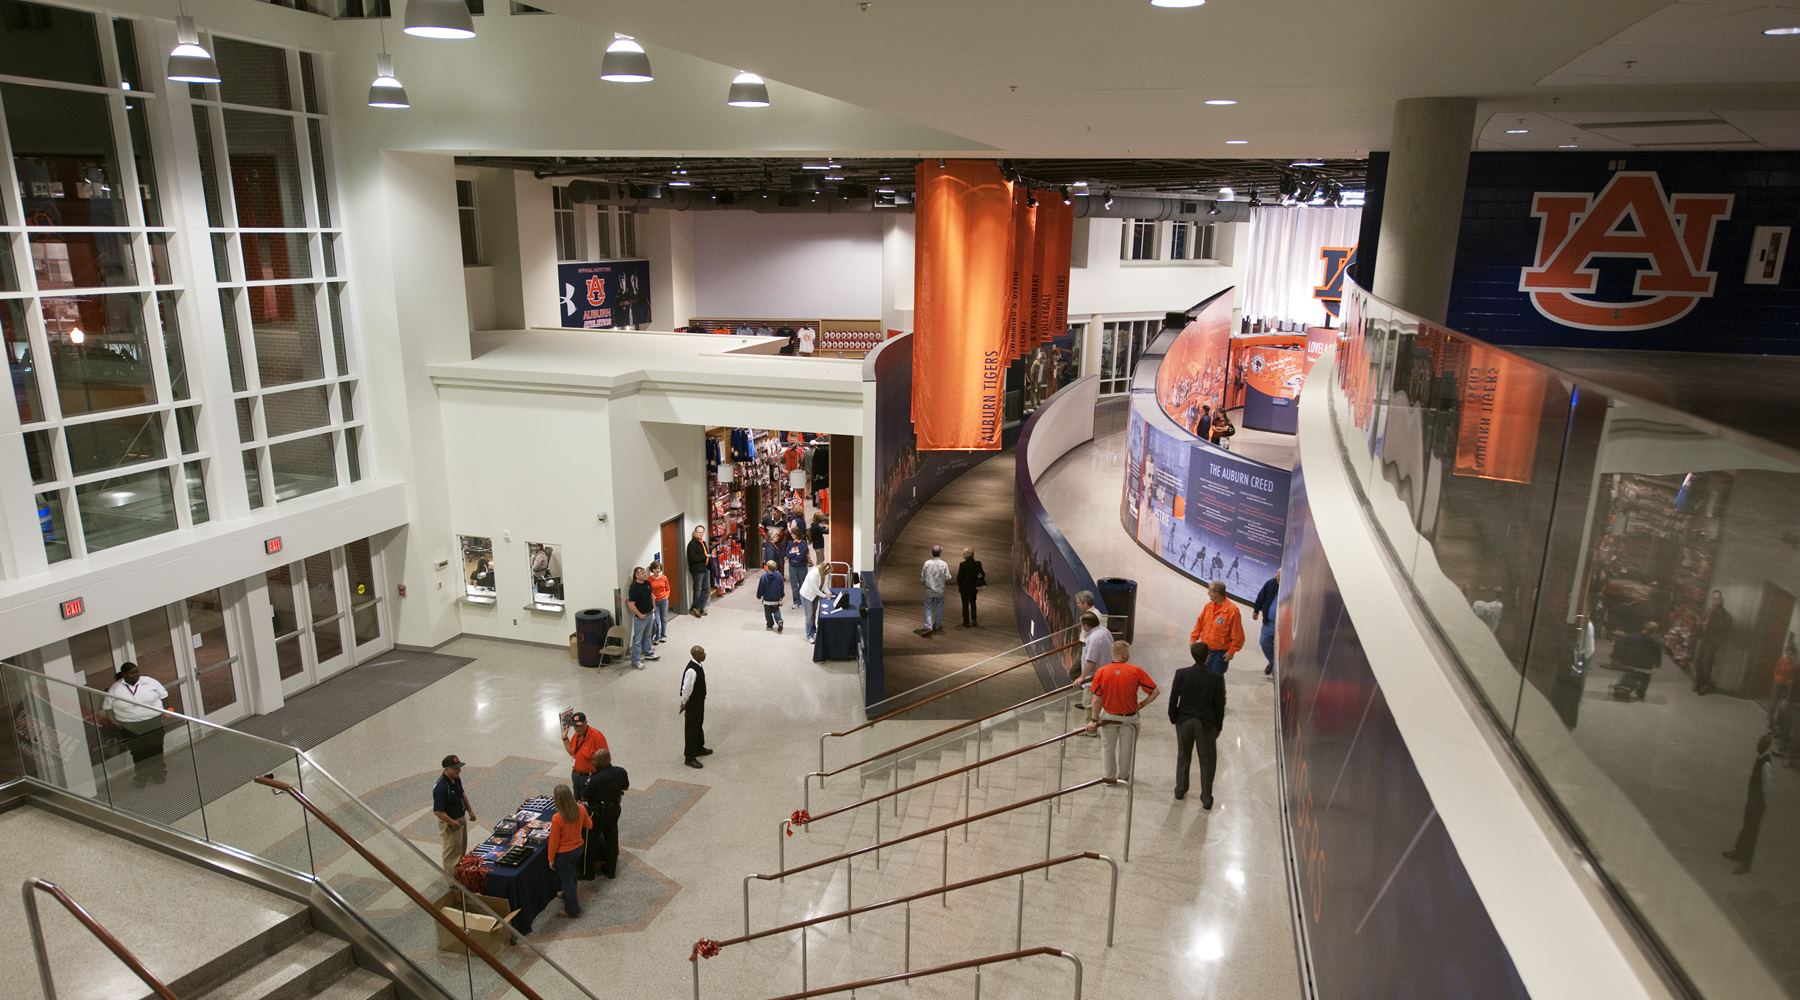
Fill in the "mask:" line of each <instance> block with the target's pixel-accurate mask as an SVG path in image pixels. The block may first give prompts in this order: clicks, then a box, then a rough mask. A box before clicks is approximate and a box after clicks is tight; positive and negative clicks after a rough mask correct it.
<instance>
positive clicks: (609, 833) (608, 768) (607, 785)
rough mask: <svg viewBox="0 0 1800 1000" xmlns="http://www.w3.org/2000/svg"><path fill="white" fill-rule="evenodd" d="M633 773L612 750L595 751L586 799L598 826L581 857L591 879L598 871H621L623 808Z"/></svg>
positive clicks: (611, 874) (584, 874) (608, 874)
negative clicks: (620, 842)
mask: <svg viewBox="0 0 1800 1000" xmlns="http://www.w3.org/2000/svg"><path fill="white" fill-rule="evenodd" d="M630 787H631V777H630V776H629V775H627V774H626V773H625V769H624V768H622V767H619V766H618V765H616V764H614V763H613V762H612V751H610V750H600V751H597V752H596V753H595V754H594V773H593V776H592V777H590V778H588V782H587V788H586V790H585V791H584V792H583V794H582V802H583V804H584V805H586V806H587V810H588V815H589V816H592V817H593V818H594V826H593V828H592V829H590V830H589V831H588V840H587V852H586V854H584V855H583V857H582V861H581V877H582V878H584V879H591V878H593V877H594V875H595V873H596V872H597V873H599V874H601V875H605V876H606V877H607V878H615V877H617V876H618V874H619V811H620V804H621V800H623V798H624V797H625V791H626V789H628V788H630Z"/></svg>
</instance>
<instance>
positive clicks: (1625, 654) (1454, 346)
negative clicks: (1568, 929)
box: [1326, 290, 1800, 997]
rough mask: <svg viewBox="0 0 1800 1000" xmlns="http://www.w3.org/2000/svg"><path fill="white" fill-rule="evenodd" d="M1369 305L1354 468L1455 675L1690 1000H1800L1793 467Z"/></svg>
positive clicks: (1354, 355)
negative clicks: (1790, 827)
mask: <svg viewBox="0 0 1800 1000" xmlns="http://www.w3.org/2000/svg"><path fill="white" fill-rule="evenodd" d="M1350 298H1351V302H1350V304H1349V305H1348V306H1347V309H1346V317H1345V327H1344V331H1343V333H1342V334H1341V335H1340V340H1339V345H1338V354H1337V370H1336V372H1335V373H1334V374H1333V377H1332V378H1330V379H1329V380H1327V387H1326V392H1327V396H1328V400H1329V404H1330V407H1329V408H1330V411H1331V413H1332V422H1333V425H1334V430H1335V433H1336V436H1337V444H1338V447H1339V450H1340V452H1341V454H1342V456H1343V459H1344V462H1345V467H1346V469H1347V471H1348V472H1349V473H1350V475H1351V476H1352V478H1354V479H1355V480H1356V482H1357V483H1358V485H1359V486H1360V488H1361V489H1362V491H1363V495H1364V500H1365V503H1366V506H1367V509H1368V512H1369V516H1370V521H1371V523H1372V524H1374V525H1375V527H1376V528H1377V530H1378V531H1379V533H1380V534H1381V536H1382V538H1383V540H1384V541H1385V542H1386V543H1387V545H1388V547H1389V548H1390V550H1391V551H1392V552H1393V554H1394V561H1395V564H1396V565H1397V566H1398V567H1399V569H1400V570H1401V572H1402V574H1403V575H1404V577H1405V579H1406V580H1407V582H1408V583H1409V585H1410V586H1411V587H1412V589H1413V595H1414V597H1415V598H1416V600H1417V602H1418V605H1419V607H1420V608H1421V609H1422V611H1423V612H1424V613H1425V615H1426V617H1427V619H1428V620H1429V621H1430V622H1431V624H1432V625H1433V627H1434V628H1435V629H1436V630H1437V632H1438V633H1439V634H1440V635H1441V636H1442V637H1443V639H1444V640H1445V643H1446V645H1447V646H1448V648H1449V650H1450V652H1451V653H1452V655H1453V656H1454V657H1455V660H1456V663H1457V666H1458V667H1459V668H1460V669H1461V670H1462V671H1463V673H1464V674H1465V676H1466V677H1467V678H1468V679H1469V680H1470V682H1471V684H1472V686H1473V687H1474V688H1475V690H1476V691H1477V692H1478V693H1479V695H1480V696H1481V698H1482V699H1483V700H1484V701H1485V703H1486V704H1487V706H1488V708H1489V709H1490V710H1491V713H1492V716H1493V718H1494V720H1495V722H1496V723H1497V725H1498V728H1499V729H1500V731H1501V733H1502V735H1503V736H1504V737H1505V738H1506V739H1508V740H1509V741H1510V742H1511V743H1512V744H1513V746H1514V747H1515V748H1516V749H1517V751H1518V753H1519V754H1520V756H1521V758H1522V759H1523V760H1524V761H1525V762H1526V764H1527V766H1528V768H1529V769H1530V770H1531V772H1532V773H1533V774H1534V775H1535V777H1536V778H1537V780H1538V783H1539V786H1540V788H1541V790H1542V791H1543V792H1544V793H1545V795H1546V796H1547V797H1548V799H1549V800H1550V802H1551V803H1552V804H1553V806H1554V807H1555V808H1556V810H1557V811H1558V812H1559V813H1560V814H1561V816H1562V818H1563V820H1564V822H1565V824H1566V826H1567V829H1568V830H1569V832H1570V833H1571V834H1572V836H1573V837H1574V838H1575V839H1576V840H1577V841H1578V842H1580V843H1581V844H1582V845H1583V846H1584V847H1585V848H1586V850H1587V851H1588V852H1589V853H1590V854H1591V856H1592V858H1593V860H1594V863H1595V866H1596V869H1597V870H1598V871H1599V872H1600V873H1601V875H1602V876H1603V878H1604V879H1605V880H1606V882H1607V883H1608V884H1609V885H1610V887H1611V888H1612V889H1613V890H1614V892H1615V896H1616V898H1617V899H1618V901H1619V902H1620V903H1621V905H1622V906H1623V908H1624V909H1625V911H1626V912H1627V913H1629V914H1631V915H1632V916H1633V917H1634V919H1636V920H1637V921H1638V923H1639V924H1640V926H1641V928H1642V929H1643V930H1644V931H1645V933H1646V935H1647V937H1648V938H1649V939H1650V940H1651V941H1653V942H1654V943H1655V945H1656V947H1657V948H1658V949H1660V951H1661V953H1662V957H1663V958H1664V959H1665V960H1666V961H1667V962H1668V964H1669V965H1670V966H1671V967H1672V968H1673V969H1674V971H1675V973H1676V975H1677V976H1678V977H1680V978H1682V979H1684V980H1685V981H1686V983H1687V984H1688V985H1689V986H1690V987H1691V988H1692V992H1694V993H1696V994H1698V995H1703V996H1708V997H1739V996H1790V997H1793V996H1800V955H1797V954H1796V953H1795V952H1794V950H1793V949H1792V948H1790V947H1788V945H1787V941H1788V940H1789V938H1788V936H1787V935H1786V933H1785V930H1786V929H1792V927H1793V926H1795V925H1794V924H1793V920H1792V916H1791V913H1790V910H1791V903H1790V902H1789V900H1790V899H1791V898H1792V896H1793V894H1794V887H1795V886H1796V885H1800V857H1796V856H1795V855H1794V853H1793V852H1792V851H1791V850H1790V849H1789V844H1788V842H1787V841H1788V838H1784V837H1782V836H1780V833H1782V832H1785V829H1786V825H1785V819H1784V817H1785V816H1786V815H1787V814H1788V813H1790V812H1791V811H1792V810H1793V809H1794V808H1795V807H1796V805H1797V804H1800V777H1797V776H1796V774H1795V770H1794V768H1800V764H1797V763H1795V762H1797V761H1800V731H1797V730H1800V700H1791V698H1790V696H1791V695H1793V694H1794V693H1795V691H1796V685H1795V684H1794V682H1793V668H1794V666H1795V660H1796V658H1797V655H1796V652H1795V650H1794V649H1793V646H1792V643H1793V641H1794V639H1793V633H1794V631H1795V628H1796V622H1797V621H1800V618H1797V617H1796V613H1795V612H1796V595H1797V594H1800V516H1797V515H1796V514H1795V510H1796V509H1797V505H1796V502H1795V498H1796V497H1800V454H1797V453H1795V452H1794V451H1792V450H1790V449H1788V448H1785V447H1783V446H1782V445H1779V444H1775V443H1772V442H1769V441H1766V440H1762V439H1759V438H1755V437H1753V436H1749V435H1747V434H1745V433H1743V432H1741V431H1738V430H1733V429H1728V428H1725V427H1721V426H1719V425H1717V424H1715V423H1712V422H1710V421H1707V420H1705V419H1702V418H1699V417H1695V416H1692V415H1687V414H1683V413H1679V412H1677V411H1675V410H1672V409H1669V408H1667V407H1665V406H1662V405H1658V404H1655V403H1651V402H1647V401H1644V400H1641V399H1637V398H1633V397H1632V396H1630V395H1629V394H1628V393H1623V392H1620V391H1618V390H1615V389H1613V388H1610V387H1608V386H1605V385H1602V384H1597V383H1595V382H1594V381H1592V380H1591V379H1585V378H1580V377H1577V376H1574V375H1571V374H1569V373H1566V372H1561V371H1558V370H1556V369H1553V368H1548V367H1545V366H1542V365H1538V364H1536V363H1534V362H1532V361H1529V360H1527V359H1525V358H1523V357H1520V356H1518V355H1515V354H1513V353H1510V352H1508V351H1505V350H1503V349H1499V348H1495V347H1493V346H1491V345H1487V344H1485V343H1482V342H1480V341H1477V340H1475V339H1473V338H1470V337H1467V336H1465V335H1462V334H1459V333H1455V332H1452V331H1448V330H1444V329H1442V328H1439V327H1436V326H1433V325H1431V324H1427V323H1423V322H1420V321H1419V320H1417V319H1416V318H1413V317H1410V316H1407V315H1406V314H1404V313H1402V312H1400V311H1399V310H1396V309H1394V308H1393V307H1391V306H1388V305H1386V304H1385V303H1381V302H1379V301H1378V300H1375V299H1372V298H1369V297H1368V296H1367V295H1366V293H1363V292H1361V291H1360V290H1357V291H1355V292H1353V294H1352V296H1351V297H1350ZM1754 365H1755V361H1754V360H1753V359H1748V358H1747V359H1745V366H1746V371H1745V374H1746V377H1757V376H1756V374H1755V372H1754V369H1753V366H1754ZM1765 817H1767V823H1766V828H1765ZM1722 855H1723V856H1722Z"/></svg>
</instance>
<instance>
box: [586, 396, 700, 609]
mask: <svg viewBox="0 0 1800 1000" xmlns="http://www.w3.org/2000/svg"><path fill="white" fill-rule="evenodd" d="M638 403H639V397H636V396H628V397H626V398H624V399H619V400H616V401H614V402H613V404H612V406H611V408H610V410H609V415H610V417H611V424H612V436H613V448H612V462H613V473H614V481H615V482H616V483H617V484H618V487H619V488H618V489H616V490H614V492H613V503H614V505H615V507H616V509H615V510H614V511H613V518H614V522H613V528H614V537H616V538H617V539H618V546H617V553H618V565H617V567H616V572H617V576H616V579H617V580H618V584H617V586H619V587H620V588H621V589H623V588H624V587H625V585H626V583H627V582H628V581H629V580H630V579H631V569H632V567H634V566H648V565H649V564H650V557H651V554H652V553H654V552H656V551H657V550H658V549H660V548H661V547H662V538H661V536H660V530H661V528H662V523H663V522H664V521H667V520H669V519H670V518H672V517H682V518H685V522H684V525H683V528H682V530H683V532H691V531H693V530H694V526H695V525H696V524H701V523H704V519H705V516H706V462H705V451H704V449H705V443H704V441H703V440H702V438H704V437H705V435H706V431H705V429H704V428H702V427H699V426H697V425H682V424H663V423H652V422H649V421H645V420H643V419H642V418H641V417H640V415H639V413H638V408H639V407H638ZM670 469H673V470H675V478H673V479H667V480H665V479H664V478H663V476H664V474H665V473H666V472H667V471H668V470H670ZM681 544H682V545H683V546H684V547H683V548H681V549H678V550H677V552H678V554H677V555H675V556H672V557H671V556H669V555H667V554H665V558H676V559H680V558H685V557H686V548H685V545H686V538H685V537H683V539H682V543H681ZM682 572H683V574H684V575H685V573H686V570H685V569H683V570H682Z"/></svg>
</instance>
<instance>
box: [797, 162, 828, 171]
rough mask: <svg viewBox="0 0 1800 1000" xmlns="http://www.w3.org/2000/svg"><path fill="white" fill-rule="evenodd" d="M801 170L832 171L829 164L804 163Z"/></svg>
mask: <svg viewBox="0 0 1800 1000" xmlns="http://www.w3.org/2000/svg"><path fill="white" fill-rule="evenodd" d="M800 169H801V170H830V169H831V164H829V163H802V164H800Z"/></svg>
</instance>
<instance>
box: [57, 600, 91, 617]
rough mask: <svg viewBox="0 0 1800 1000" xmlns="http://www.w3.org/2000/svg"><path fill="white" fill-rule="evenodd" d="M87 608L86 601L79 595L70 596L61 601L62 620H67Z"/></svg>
mask: <svg viewBox="0 0 1800 1000" xmlns="http://www.w3.org/2000/svg"><path fill="white" fill-rule="evenodd" d="M86 610H87V602H86V601H85V600H84V599H82V598H79V597H71V598H69V599H68V600H66V601H64V602H62V616H63V621H68V620H69V619H71V618H74V617H76V616H77V615H79V614H81V613H82V612H83V611H86Z"/></svg>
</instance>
